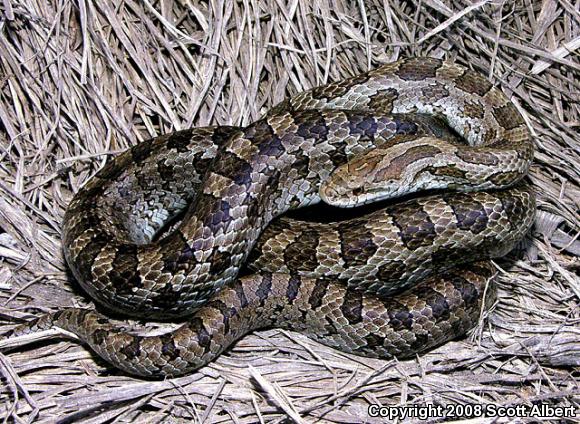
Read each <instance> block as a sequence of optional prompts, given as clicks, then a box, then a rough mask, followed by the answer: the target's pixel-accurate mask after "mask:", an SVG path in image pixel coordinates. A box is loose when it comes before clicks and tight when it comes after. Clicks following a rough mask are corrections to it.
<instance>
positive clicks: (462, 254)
mask: <svg viewBox="0 0 580 424" xmlns="http://www.w3.org/2000/svg"><path fill="white" fill-rule="evenodd" d="M472 254H473V248H468V247H466V248H464V249H463V250H461V249H457V248H455V247H454V246H442V247H441V248H439V249H437V250H436V251H435V252H433V253H431V264H430V266H431V268H432V270H433V272H434V273H437V272H439V271H446V270H447V269H449V268H450V267H452V266H453V265H455V264H460V263H462V262H465V258H466V257H467V256H468V255H472Z"/></svg>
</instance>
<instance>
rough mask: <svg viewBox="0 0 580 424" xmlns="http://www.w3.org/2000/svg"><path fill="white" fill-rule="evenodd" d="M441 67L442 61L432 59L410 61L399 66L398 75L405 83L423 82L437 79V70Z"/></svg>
mask: <svg viewBox="0 0 580 424" xmlns="http://www.w3.org/2000/svg"><path fill="white" fill-rule="evenodd" d="M440 67H441V61H440V60H437V59H432V58H421V60H413V59H411V60H408V61H405V62H403V63H402V64H401V66H399V69H398V70H397V71H396V74H397V75H398V76H399V78H401V79H402V80H405V81H423V80H425V79H427V78H435V77H436V76H437V70H438V69H439V68H440Z"/></svg>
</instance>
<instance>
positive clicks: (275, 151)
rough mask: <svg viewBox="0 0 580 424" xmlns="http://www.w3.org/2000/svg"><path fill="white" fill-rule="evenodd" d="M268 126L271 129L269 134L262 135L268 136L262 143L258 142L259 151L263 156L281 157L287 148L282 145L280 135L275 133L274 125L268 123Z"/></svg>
mask: <svg viewBox="0 0 580 424" xmlns="http://www.w3.org/2000/svg"><path fill="white" fill-rule="evenodd" d="M266 127H267V128H268V130H269V131H268V133H267V135H263V136H261V137H266V138H264V139H262V141H261V142H260V144H258V153H259V154H260V155H262V156H270V157H274V158H279V157H280V156H282V155H283V154H284V153H285V152H286V149H285V148H284V146H283V145H282V140H280V137H278V135H277V134H275V133H274V131H273V129H272V127H271V126H270V125H266Z"/></svg>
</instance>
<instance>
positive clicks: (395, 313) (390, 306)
mask: <svg viewBox="0 0 580 424" xmlns="http://www.w3.org/2000/svg"><path fill="white" fill-rule="evenodd" d="M387 312H388V314H389V324H390V325H391V326H392V327H393V330H395V331H401V330H405V329H406V330H410V329H412V328H413V314H412V313H411V312H410V311H409V309H408V308H407V307H406V306H405V305H403V304H401V303H397V302H395V301H394V300H393V301H390V302H388V303H387Z"/></svg>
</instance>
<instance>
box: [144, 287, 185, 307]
mask: <svg viewBox="0 0 580 424" xmlns="http://www.w3.org/2000/svg"><path fill="white" fill-rule="evenodd" d="M182 296H183V294H182V292H181V290H180V289H177V290H176V288H175V287H174V286H173V284H171V283H166V284H165V285H164V286H162V287H161V288H160V289H159V296H155V297H153V298H152V299H151V303H152V304H153V305H155V306H156V307H158V308H163V309H165V308H166V309H169V308H171V305H175V302H177V301H179V299H181V297H182Z"/></svg>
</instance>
